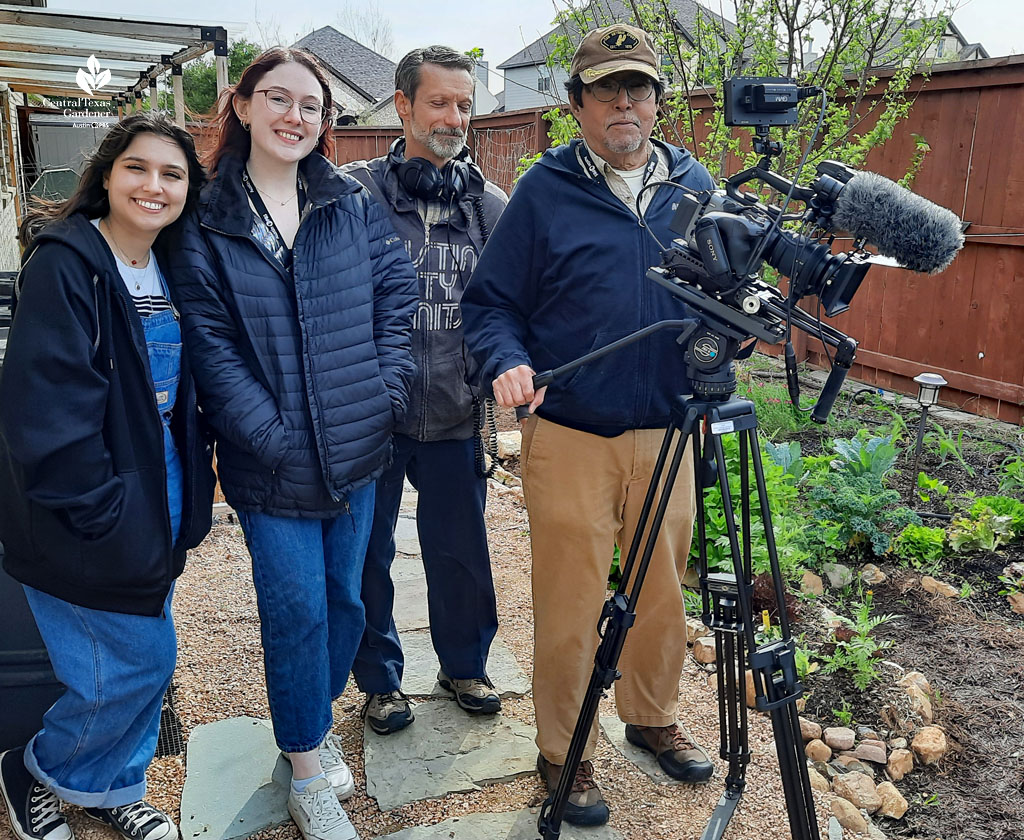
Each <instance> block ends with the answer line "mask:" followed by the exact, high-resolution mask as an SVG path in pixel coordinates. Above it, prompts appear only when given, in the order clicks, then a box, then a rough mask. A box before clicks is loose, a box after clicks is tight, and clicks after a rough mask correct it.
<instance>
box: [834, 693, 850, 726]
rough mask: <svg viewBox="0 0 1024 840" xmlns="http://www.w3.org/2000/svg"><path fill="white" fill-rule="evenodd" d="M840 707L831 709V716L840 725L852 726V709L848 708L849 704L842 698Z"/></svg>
mask: <svg viewBox="0 0 1024 840" xmlns="http://www.w3.org/2000/svg"><path fill="white" fill-rule="evenodd" d="M841 706H842V708H840V709H833V710H832V716H833V717H834V718H835V719H836V722H837V723H838V724H839V725H840V726H846V727H851V726H853V711H852V709H850V704H849V703H848V702H847V701H846V699H845V698H844V699H843V701H842V703H841Z"/></svg>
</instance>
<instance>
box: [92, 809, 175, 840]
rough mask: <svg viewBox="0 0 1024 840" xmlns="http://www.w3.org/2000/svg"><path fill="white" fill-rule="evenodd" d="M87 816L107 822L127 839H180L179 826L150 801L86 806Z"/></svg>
mask: <svg viewBox="0 0 1024 840" xmlns="http://www.w3.org/2000/svg"><path fill="white" fill-rule="evenodd" d="M83 810H84V811H85V813H86V816H89V817H92V818H93V819H94V820H96V821H98V822H101V823H106V824H107V825H109V826H110V827H111V828H113V829H114V830H115V831H116V832H117V833H118V834H120V835H121V836H122V837H125V838H127V840H178V827H177V826H176V825H175V824H174V822H173V821H172V820H171V818H170V817H169V816H167V814H165V813H164V812H163V811H158V810H157V809H156V808H154V807H153V806H152V805H150V804H149V803H148V802H142V801H139V802H133V803H132V804H131V805H121V806H120V807H118V808H85V809H83Z"/></svg>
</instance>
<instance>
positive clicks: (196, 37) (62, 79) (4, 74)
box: [0, 0, 241, 125]
mask: <svg viewBox="0 0 1024 840" xmlns="http://www.w3.org/2000/svg"><path fill="white" fill-rule="evenodd" d="M44 1H45V0H44ZM30 2H31V0H30ZM235 28H236V27H234V26H233V27H232V29H235ZM238 28H239V29H241V27H238ZM211 51H212V52H213V54H214V58H215V64H216V68H217V89H218V91H220V90H221V89H223V88H224V87H226V86H227V82H228V79H227V55H228V30H227V28H226V27H225V26H218V25H212V26H205V25H200V24H192V23H186V22H182V21H175V20H167V19H153V18H139V17H128V16H111V15H106V14H103V13H92V12H77V11H75V12H72V11H68V10H63V9H47V8H39V7H35V6H25V5H6V4H0V82H5V83H6V84H7V86H8V87H9V88H10V89H11V90H13V91H18V92H21V93H26V94H28V93H35V94H40V95H43V96H59V97H73V98H78V97H85V96H86V94H85V92H84V91H83V90H82V89H81V88H79V86H78V84H77V82H76V81H75V79H76V75H77V73H78V70H79V69H80V68H83V67H85V65H86V61H87V60H88V59H89V57H90V56H95V57H96V59H97V60H98V61H99V62H100V64H101V66H102V68H103V70H109V71H110V73H111V78H110V81H109V83H107V84H105V85H104V86H103V88H102V89H100V90H97V91H95V92H94V93H93V94H92V96H91V97H90V98H92V99H99V100H111V101H113V102H114V103H115V105H116V106H117V109H118V114H123V113H125V111H126V110H130V109H132V108H134V107H135V103H136V102H137V101H138V100H140V99H142V97H143V96H144V95H145V94H146V93H148V94H149V95H150V97H151V100H150V101H151V104H152V106H153V107H155V106H156V80H157V79H158V78H159V77H160V76H162V75H164V74H165V73H170V75H171V83H172V88H173V91H174V101H175V110H176V114H175V117H176V119H177V121H178V123H179V124H181V125H184V122H185V111H184V93H183V91H182V84H181V79H182V76H181V74H182V69H181V68H182V65H184V64H185V63H186V62H188V61H191V60H192V59H195V58H199V57H200V56H203V55H205V54H206V53H209V52H211Z"/></svg>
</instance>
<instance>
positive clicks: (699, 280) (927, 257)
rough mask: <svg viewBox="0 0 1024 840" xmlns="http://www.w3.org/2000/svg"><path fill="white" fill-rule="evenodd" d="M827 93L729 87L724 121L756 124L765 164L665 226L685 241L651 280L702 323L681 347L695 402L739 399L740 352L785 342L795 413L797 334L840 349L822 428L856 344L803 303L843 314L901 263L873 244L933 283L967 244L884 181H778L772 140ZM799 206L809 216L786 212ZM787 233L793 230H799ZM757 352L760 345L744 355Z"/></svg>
mask: <svg viewBox="0 0 1024 840" xmlns="http://www.w3.org/2000/svg"><path fill="white" fill-rule="evenodd" d="M820 93H821V91H820V89H818V88H814V87H800V86H798V85H796V84H795V83H794V81H793V80H792V79H786V78H740V77H737V78H733V79H729V80H727V81H726V82H725V85H724V99H725V122H726V124H727V125H741V126H753V127H754V128H755V137H754V149H755V151H756V152H758V153H759V154H761V155H762V158H761V160H760V161H759V163H758V164H757V165H756V166H754V167H751V168H749V169H746V170H744V171H743V172H740V173H738V174H737V175H734V176H732V177H730V178H729V179H727V180H726V181H725V184H724V189H720V190H713V191H706V192H702V193H695V192H692V191H691V192H688V193H686V194H684V195H683V196H682V198H681V200H680V202H679V207H678V209H677V211H676V214H675V217H674V218H673V221H672V223H671V224H670V226H669V227H670V229H671V230H672V231H673V232H674V233H677V234H678V235H679V238H678V239H675V240H674V241H673V243H672V247H670V248H667V249H665V250H664V251H663V253H662V265H661V266H659V267H657V268H653V269H651V270H650V272H648V277H650V278H651V279H652V280H654V281H656V282H658V283H659V284H660V285H662V286H664V287H665V288H667V289H669V290H670V291H671V292H672V293H673V294H675V295H677V296H678V297H680V298H682V299H683V300H684V301H685V302H686V304H687V305H688V306H689V307H691V308H692V309H693V310H695V311H696V312H697V313H699V315H700V321H701V322H702V323H701V324H700V325H699V326H695V327H694V328H693V329H691V330H690V331H689V333H688V334H685V335H684V336H683V337H681V339H680V341H681V342H683V341H686V342H687V362H688V365H689V370H690V373H691V374H692V375H691V382H692V383H693V385H694V393H696V394H699V395H700V396H702V397H703V398H705V399H714V398H716V397H717V398H722V399H724V398H727V396H728V394H731V393H732V389H733V388H734V380H733V378H732V375H731V362H732V359H733V358H743V357H744V356H743V355H737V354H738V353H740V349H739V348H740V345H741V344H743V343H744V342H746V341H747V340H749V339H752V338H757V339H759V340H761V341H764V342H766V343H768V344H780V343H783V342H785V344H786V369H787V379H788V384H789V392H790V396H791V398H792V400H793V403H794V405H799V382H798V379H797V375H796V358H795V353H794V352H793V349H792V344H791V342H790V340H789V339H790V332H791V327H793V326H795V327H797V328H799V329H801V330H804V331H805V332H807V333H809V334H811V335H813V336H815V337H817V338H819V339H820V340H821V341H822V342H823V343H824V344H826V345H828V346H831V347H834V348H835V349H836V355H835V358H834V359H833V362H832V364H833V367H832V372H831V373H830V375H829V378H828V381H827V382H826V385H825V388H824V389H823V390H822V394H821V397H820V398H819V400H818V403H817V404H816V405H815V407H814V410H813V412H812V419H814V420H815V421H816V422H819V423H824V422H825V420H826V419H827V417H828V414H829V412H830V411H831V408H832V404H833V402H834V401H835V398H836V396H837V395H838V393H839V389H840V387H841V386H842V382H843V380H844V379H845V377H846V373H847V371H848V370H849V368H850V365H851V364H852V362H853V357H854V353H855V352H856V348H857V343H856V342H855V341H854V340H853V339H851V338H849V337H848V336H846V335H844V334H843V333H841V332H839V331H838V330H836V329H834V328H833V327H830V326H827V325H825V324H824V323H822V321H821V319H820V318H819V317H815V316H814V315H811V314H810V313H808V312H806V311H804V310H802V309H800V308H799V306H798V305H797V303H798V302H799V301H800V300H801V299H803V298H805V297H809V296H814V297H817V299H818V301H819V312H820V311H822V310H823V311H824V314H825V316H827V317H833V316H835V315H838V314H840V313H842V312H845V311H846V310H847V309H848V308H849V306H850V302H851V300H852V299H853V296H854V295H855V294H856V292H857V289H858V287H859V286H860V284H861V282H862V280H863V279H864V276H865V274H866V273H867V270H868V269H869V268H870V266H871V264H872V263H875V262H882V263H883V264H888V265H892V264H893V263H892V262H891V261H888V260H884V259H880V258H879V257H878V256H876V255H874V254H871V253H869V252H868V251H867V250H866V247H865V246H866V245H867V244H871V245H874V246H875V247H876V248H877V250H878V252H879V253H880V254H881V255H883V256H884V257H888V258H894V259H895V260H896V262H897V264H898V265H900V266H902V267H905V268H909V269H911V270H913V271H921V272H928V273H936V272H939V271H942V270H943V269H945V268H946V267H947V266H948V265H949V264H950V263H951V262H952V261H953V258H954V257H955V256H956V253H957V251H959V250H960V248H962V247H963V242H964V239H963V234H962V231H961V222H960V220H959V219H958V218H957V217H956V216H955V215H954V214H953V213H951V212H950V211H949V210H946V209H945V208H943V207H940V206H938V205H936V204H933V203H932V202H930V201H927V200H925V199H923V198H921V197H920V196H917V195H914V194H913V193H912V192H910V191H909V190H907V189H905V188H903V187H901V186H899V185H897V184H895V183H894V182H892V181H890V180H888V179H887V178H884V177H882V176H881V175H876V174H874V173H871V172H860V171H858V170H856V169H853V168H852V167H849V166H847V165H845V164H843V163H840V162H838V161H831V160H829V161H824V162H822V163H820V164H818V166H817V171H816V174H815V179H814V181H813V182H812V183H811V185H810V186H799V185H797V184H796V183H794V182H793V181H790V180H788V179H787V178H785V177H783V176H782V175H780V174H779V173H777V172H773V171H771V158H772V157H773V156H776V155H779V154H781V152H782V145H781V143H779V142H777V141H773V140H770V139H769V137H768V130H769V127H770V126H778V125H793V124H795V122H796V119H797V113H796V108H797V105H798V104H799V103H800V102H801V101H803V100H804V99H807V98H810V97H812V96H815V95H818V94H820ZM751 181H760V182H761V183H763V184H767V185H768V186H770V187H772V188H773V189H775V190H776V191H777V192H779V193H780V194H782V195H784V196H785V197H786V200H785V202H784V204H783V206H782V207H776V206H772V205H766V204H764V203H762V202H761V201H760V200H759V199H758V198H757V196H755V195H754V194H752V193H749V192H744V191H742V190H741V189H740V187H741V186H742V185H743V184H746V183H748V182H751ZM791 201H796V202H800V203H802V204H803V205H804V209H803V210H802V211H801V212H798V213H789V214H787V213H786V212H785V208H786V206H788V204H789V202H791ZM784 223H797V225H798V229H791V228H785V227H783V224H784ZM837 231H846V232H848V233H849V234H850V235H851V236H852V238H853V247H852V248H851V249H849V250H848V251H844V252H840V253H833V251H832V243H833V240H834V234H835V232H837ZM765 264H767V265H769V266H771V267H772V268H774V269H776V270H777V271H778V273H779V274H780V275H783V276H785V277H787V278H789V288H788V291H787V294H785V295H783V294H782V292H780V291H779V289H778V288H776V287H775V286H773V285H771V284H769V283H768V282H766V281H764V280H763V279H761V278H760V276H759V272H760V270H761V269H762V267H763V266H764V265H765ZM752 350H753V342H751V346H750V349H749V350H748V351H746V352H747V353H748V354H749V352H750V351H752Z"/></svg>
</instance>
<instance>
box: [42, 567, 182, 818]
mask: <svg viewBox="0 0 1024 840" xmlns="http://www.w3.org/2000/svg"><path fill="white" fill-rule="evenodd" d="M173 594H174V588H173V587H172V588H171V591H170V592H169V593H168V595H167V601H166V602H165V604H164V614H163V615H162V616H160V617H157V618H154V617H152V616H144V615H126V614H123V613H113V612H106V611H103V610H91V609H88V608H86V607H79V606H76V605H74V604H70V603H68V602H67V601H62V600H60V599H59V598H54V597H53V596H52V595H46V594H45V593H43V592H39V591H37V590H35V589H32V588H30V587H28V586H26V587H25V598H26V600H27V601H28V605H29V607H30V608H31V610H32V615H33V616H34V617H35V620H36V624H37V625H38V626H39V634H40V635H41V636H42V638H43V642H44V644H45V645H46V650H47V652H48V653H49V654H50V661H51V662H52V663H53V671H54V673H55V674H56V675H57V679H59V680H60V681H61V682H62V683H63V684H64V685H66V686H67V691H65V692H64V694H63V695H61V697H60V698H59V699H58V700H57V702H56V703H54V704H53V706H51V707H50V710H49V711H48V712H47V713H46V714H45V715H44V716H43V728H42V729H41V730H40V731H39V732H38V733H37V734H36V735H35V736H34V737H33V738H32V740H31V741H29V743H28V747H27V748H26V749H25V766H26V767H27V768H28V770H29V772H30V773H31V774H32V775H33V776H35V778H36V779H38V780H39V781H40V782H42V783H43V784H44V785H46V786H47V787H48V788H49V789H50V790H51V791H53V792H54V793H55V794H56V795H57V796H58V797H60V798H61V799H63V800H64V801H65V802H69V803H71V804H72V805H82V806H84V807H88V808H116V807H118V806H120V805H128V804H129V803H132V802H137V801H138V800H140V799H142V798H143V797H144V796H145V794H146V768H147V767H148V766H149V763H150V762H151V761H152V760H153V754H154V753H155V752H156V742H157V736H158V735H159V733H160V708H161V706H162V705H163V697H164V692H166V691H167V686H168V685H169V684H170V681H171V676H172V674H173V673H174V661H175V657H176V655H177V650H178V645H177V638H176V636H175V633H174V621H173V619H172V617H171V597H172V595H173Z"/></svg>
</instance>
